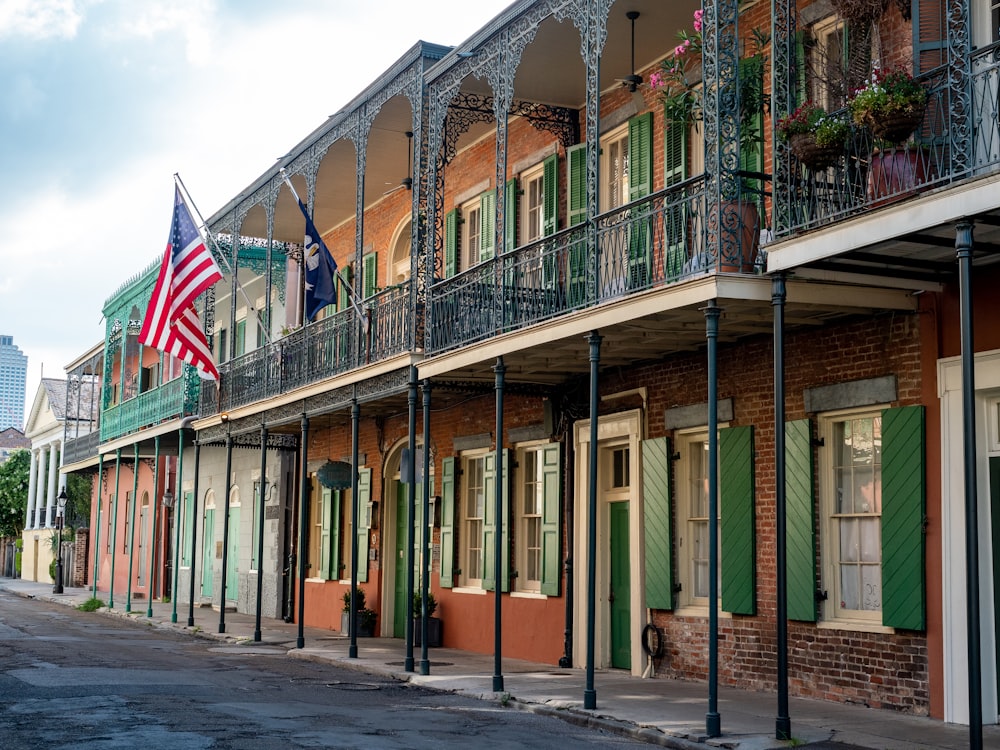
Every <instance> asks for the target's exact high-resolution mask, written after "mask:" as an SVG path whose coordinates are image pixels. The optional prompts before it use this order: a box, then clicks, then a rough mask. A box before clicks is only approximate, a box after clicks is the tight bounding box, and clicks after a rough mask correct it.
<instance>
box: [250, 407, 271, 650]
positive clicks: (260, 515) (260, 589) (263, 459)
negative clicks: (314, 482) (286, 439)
mask: <svg viewBox="0 0 1000 750" xmlns="http://www.w3.org/2000/svg"><path fill="white" fill-rule="evenodd" d="M258 486H259V487H260V491H259V493H258V496H257V497H256V498H255V500H256V502H257V613H256V620H255V622H254V630H253V639H254V641H256V642H257V643H260V640H261V630H260V615H261V607H262V602H261V599H262V598H263V596H264V506H265V502H264V501H265V500H266V498H267V491H268V487H267V425H265V424H262V425H261V426H260V484H259V485H258Z"/></svg>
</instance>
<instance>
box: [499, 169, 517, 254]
mask: <svg viewBox="0 0 1000 750" xmlns="http://www.w3.org/2000/svg"><path fill="white" fill-rule="evenodd" d="M505 189H506V196H505V198H504V202H505V203H506V205H505V206H504V209H503V210H504V214H503V225H504V234H505V237H504V250H505V251H506V252H510V251H511V250H513V249H514V248H515V247H517V197H518V190H517V178H516V177H511V178H510V179H509V180H507V185H506V188H505Z"/></svg>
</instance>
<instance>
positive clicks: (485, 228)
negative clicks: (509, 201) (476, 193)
mask: <svg viewBox="0 0 1000 750" xmlns="http://www.w3.org/2000/svg"><path fill="white" fill-rule="evenodd" d="M496 233H497V194H496V193H494V192H493V191H492V190H490V191H488V192H486V193H483V195H482V197H481V198H480V199H479V260H480V261H484V260H489V259H490V258H492V257H493V255H494V253H495V251H496V246H497V235H496Z"/></svg>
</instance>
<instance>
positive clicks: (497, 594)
mask: <svg viewBox="0 0 1000 750" xmlns="http://www.w3.org/2000/svg"><path fill="white" fill-rule="evenodd" d="M493 372H494V373H495V376H496V392H497V395H496V398H497V407H496V411H497V414H496V420H497V422H496V424H497V460H496V475H495V477H494V480H495V485H494V492H493V494H494V505H495V508H496V510H495V512H494V514H493V518H494V520H495V521H496V530H495V531H494V534H493V539H494V542H493V692H494V693H499V692H501V691H503V617H502V615H503V596H502V592H503V578H504V570H503V545H504V538H503V506H504V502H503V494H504V493H503V470H504V466H503V386H504V375H505V374H506V372H507V367H506V366H505V365H504V363H503V357H497V363H496V364H495V365H494V366H493Z"/></svg>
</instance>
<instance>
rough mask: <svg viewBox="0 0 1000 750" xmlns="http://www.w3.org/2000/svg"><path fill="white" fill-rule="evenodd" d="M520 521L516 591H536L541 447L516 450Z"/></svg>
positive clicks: (539, 554) (542, 489) (539, 553)
mask: <svg viewBox="0 0 1000 750" xmlns="http://www.w3.org/2000/svg"><path fill="white" fill-rule="evenodd" d="M518 468H519V469H521V470H522V471H523V474H522V475H521V476H522V477H523V481H522V482H521V486H520V490H521V497H520V509H519V510H520V523H519V528H518V535H517V540H518V566H517V567H518V579H517V588H518V590H519V591H536V592H537V591H539V590H540V589H541V583H542V514H543V512H544V507H543V503H544V501H545V485H544V474H543V469H544V465H543V462H542V451H541V448H525V449H523V450H522V451H520V456H519V458H518Z"/></svg>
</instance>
